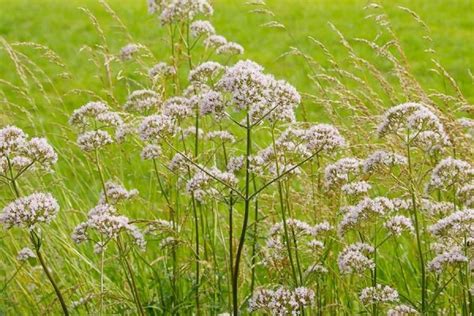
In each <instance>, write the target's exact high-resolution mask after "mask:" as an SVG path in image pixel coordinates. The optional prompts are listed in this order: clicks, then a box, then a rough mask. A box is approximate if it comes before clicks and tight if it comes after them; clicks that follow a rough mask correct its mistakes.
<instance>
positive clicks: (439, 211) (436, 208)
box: [420, 199, 455, 216]
mask: <svg viewBox="0 0 474 316" xmlns="http://www.w3.org/2000/svg"><path fill="white" fill-rule="evenodd" d="M420 209H421V210H422V211H424V212H426V213H427V214H429V215H431V216H436V215H446V214H448V213H451V211H452V210H454V209H455V205H454V204H453V203H451V202H436V201H431V200H429V199H422V200H421V205H420Z"/></svg>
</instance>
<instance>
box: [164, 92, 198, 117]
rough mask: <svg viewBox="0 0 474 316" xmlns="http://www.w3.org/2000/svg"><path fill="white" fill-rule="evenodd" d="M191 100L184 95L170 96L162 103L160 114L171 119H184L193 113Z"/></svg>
mask: <svg viewBox="0 0 474 316" xmlns="http://www.w3.org/2000/svg"><path fill="white" fill-rule="evenodd" d="M192 106H193V104H192V102H191V101H190V100H189V99H187V98H185V97H171V98H169V99H168V100H166V101H165V102H164V103H163V109H162V114H163V115H164V116H167V117H170V118H172V119H175V120H176V119H184V118H186V117H189V116H192V115H193V109H192Z"/></svg>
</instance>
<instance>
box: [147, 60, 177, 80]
mask: <svg viewBox="0 0 474 316" xmlns="http://www.w3.org/2000/svg"><path fill="white" fill-rule="evenodd" d="M148 75H149V76H150V78H151V79H161V78H169V77H172V76H174V75H176V69H174V67H173V66H170V65H168V64H167V63H164V62H160V63H157V64H155V65H154V66H153V67H151V68H150V69H149V70H148Z"/></svg>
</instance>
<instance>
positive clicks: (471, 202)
mask: <svg viewBox="0 0 474 316" xmlns="http://www.w3.org/2000/svg"><path fill="white" fill-rule="evenodd" d="M456 195H457V197H458V199H459V200H460V201H461V202H462V203H463V204H464V206H466V207H474V182H471V183H468V184H466V185H463V186H462V187H460V188H459V189H458V191H457V192H456Z"/></svg>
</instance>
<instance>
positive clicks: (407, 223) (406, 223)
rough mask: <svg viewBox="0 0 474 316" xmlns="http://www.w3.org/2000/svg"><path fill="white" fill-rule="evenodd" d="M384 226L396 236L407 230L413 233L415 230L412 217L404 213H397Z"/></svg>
mask: <svg viewBox="0 0 474 316" xmlns="http://www.w3.org/2000/svg"><path fill="white" fill-rule="evenodd" d="M384 226H385V228H387V230H388V231H389V232H390V233H391V234H392V235H395V236H400V235H401V234H402V232H403V231H405V230H406V231H409V232H411V233H413V232H414V231H415V228H414V227H413V223H412V221H411V219H409V218H408V217H406V216H403V215H396V216H394V217H392V218H390V219H389V220H388V221H386V222H385V224H384Z"/></svg>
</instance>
